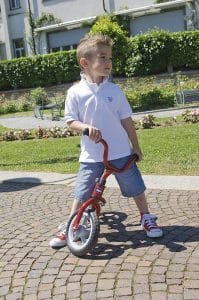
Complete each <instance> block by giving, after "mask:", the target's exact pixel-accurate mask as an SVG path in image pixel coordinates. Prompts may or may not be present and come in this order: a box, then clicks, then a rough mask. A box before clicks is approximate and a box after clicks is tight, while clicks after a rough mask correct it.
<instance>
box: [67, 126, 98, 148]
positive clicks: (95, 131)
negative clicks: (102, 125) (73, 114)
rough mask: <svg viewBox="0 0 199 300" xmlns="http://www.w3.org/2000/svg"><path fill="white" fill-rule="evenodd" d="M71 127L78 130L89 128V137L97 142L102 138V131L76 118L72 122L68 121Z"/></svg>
mask: <svg viewBox="0 0 199 300" xmlns="http://www.w3.org/2000/svg"><path fill="white" fill-rule="evenodd" d="M67 124H68V126H69V128H70V129H72V130H75V131H78V132H81V133H82V132H83V131H84V129H85V128H88V129H89V138H90V139H91V140H92V141H94V142H95V143H97V142H98V141H99V140H100V139H101V138H102V135H101V132H100V130H99V129H98V128H96V127H93V126H90V125H88V124H84V123H82V122H80V121H77V120H74V121H71V122H68V123H67Z"/></svg>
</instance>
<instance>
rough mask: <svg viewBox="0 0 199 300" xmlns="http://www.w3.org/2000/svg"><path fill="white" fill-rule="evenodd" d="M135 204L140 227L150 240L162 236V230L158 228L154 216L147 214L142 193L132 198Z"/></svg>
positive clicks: (145, 202) (145, 201)
mask: <svg viewBox="0 0 199 300" xmlns="http://www.w3.org/2000/svg"><path fill="white" fill-rule="evenodd" d="M134 200H135V203H136V205H137V208H138V210H139V212H140V215H141V227H142V228H143V229H144V230H145V231H146V234H147V236H148V237H150V238H157V237H161V236H162V235H163V232H162V229H161V228H159V227H158V225H157V223H156V220H157V217H156V216H155V215H151V214H150V213H149V209H148V204H147V200H146V196H145V194H144V193H142V194H140V195H138V196H135V197H134Z"/></svg>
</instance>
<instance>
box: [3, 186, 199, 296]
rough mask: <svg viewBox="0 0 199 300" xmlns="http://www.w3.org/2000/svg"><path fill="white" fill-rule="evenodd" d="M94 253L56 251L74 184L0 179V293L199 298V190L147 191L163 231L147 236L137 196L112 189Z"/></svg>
mask: <svg viewBox="0 0 199 300" xmlns="http://www.w3.org/2000/svg"><path fill="white" fill-rule="evenodd" d="M105 196H106V199H107V200H108V201H107V204H106V206H105V207H104V208H103V213H102V215H101V219H100V220H101V221H100V222H101V233H100V237H99V240H98V245H97V248H96V250H95V254H93V255H88V256H86V257H84V258H77V257H75V256H73V255H72V254H71V253H70V252H69V250H68V249H67V247H66V248H62V249H61V250H59V251H58V250H57V251H56V250H53V249H51V248H50V247H49V240H50V238H51V237H52V235H53V234H54V233H55V230H56V226H57V225H58V224H59V223H60V222H63V221H65V218H66V217H67V216H68V215H69V211H70V206H71V202H72V199H73V188H71V187H68V186H66V185H44V184H38V185H37V184H30V183H29V184H27V183H26V184H25V183H10V182H7V183H6V182H5V183H2V184H0V206H1V210H0V218H1V226H0V299H5V300H12V299H25V300H36V299H57V300H62V299H70V300H72V299H73V300H77V299H81V300H94V299H100V300H104V299H106V300H110V299H122V300H131V299H135V300H138V299H142V300H148V299H150V300H164V299H167V300H181V299H191V300H193V299H199V227H198V225H199V218H198V217H199V210H198V202H199V201H198V200H199V192H197V191H180V190H179V191H178V190H175V191H174V190H148V191H147V196H148V202H149V206H150V209H151V211H152V212H153V213H155V214H157V215H158V216H159V222H160V223H161V224H162V225H163V230H164V233H165V235H164V237H162V238H160V239H156V240H150V239H149V238H146V236H145V234H144V232H143V231H142V230H140V226H139V224H138V223H139V214H138V211H137V209H136V206H135V204H134V202H133V201H132V199H126V198H123V197H122V196H121V195H120V192H119V190H118V189H116V188H107V189H106V191H105Z"/></svg>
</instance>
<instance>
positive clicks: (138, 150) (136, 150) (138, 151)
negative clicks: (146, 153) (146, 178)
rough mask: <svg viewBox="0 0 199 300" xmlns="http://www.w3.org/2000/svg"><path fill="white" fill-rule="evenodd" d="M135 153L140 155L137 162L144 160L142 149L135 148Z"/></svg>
mask: <svg viewBox="0 0 199 300" xmlns="http://www.w3.org/2000/svg"><path fill="white" fill-rule="evenodd" d="M133 153H135V154H137V156H138V160H137V162H140V161H141V160H142V151H141V150H140V149H139V148H134V149H133Z"/></svg>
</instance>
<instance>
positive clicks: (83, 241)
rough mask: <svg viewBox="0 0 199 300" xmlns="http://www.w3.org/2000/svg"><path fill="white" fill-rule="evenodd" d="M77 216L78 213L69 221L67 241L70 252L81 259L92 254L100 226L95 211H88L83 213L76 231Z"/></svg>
mask: <svg viewBox="0 0 199 300" xmlns="http://www.w3.org/2000/svg"><path fill="white" fill-rule="evenodd" d="M76 216H77V212H76V213H74V214H73V215H72V216H71V218H70V219H69V221H68V224H67V229H66V241H67V245H68V248H69V249H70V251H71V252H72V253H73V254H74V255H75V256H78V257H81V256H83V255H85V254H87V253H88V252H91V251H92V249H93V248H94V247H95V245H96V243H97V240H98V236H99V231H100V226H99V220H98V217H97V216H96V213H95V211H93V210H90V209H88V210H86V211H84V212H83V214H82V217H81V219H80V223H79V227H78V229H77V230H74V228H73V226H74V222H75V219H76Z"/></svg>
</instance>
